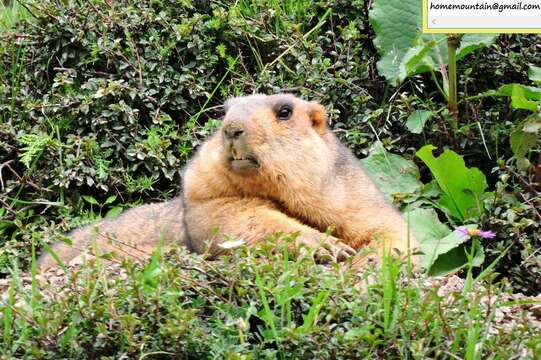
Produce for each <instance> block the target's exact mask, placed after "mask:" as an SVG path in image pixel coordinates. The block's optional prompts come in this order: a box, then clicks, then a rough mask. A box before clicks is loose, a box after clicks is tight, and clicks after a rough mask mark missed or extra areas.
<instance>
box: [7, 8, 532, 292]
mask: <svg viewBox="0 0 541 360" xmlns="http://www.w3.org/2000/svg"><path fill="white" fill-rule="evenodd" d="M369 3H370V2H368V1H366V2H365V1H362V0H357V1H340V0H319V1H312V0H301V1H285V2H274V1H249V0H239V1H235V2H232V1H212V0H208V1H205V0H203V1H189V0H184V1H166V0H163V1H160V0H154V1H138V2H135V3H132V2H128V1H88V2H87V1H81V2H56V1H43V2H41V3H39V4H36V3H30V4H29V5H27V8H26V10H25V11H27V18H28V19H27V20H21V21H19V22H17V23H16V24H15V25H13V27H11V28H7V29H4V30H3V31H2V32H1V33H0V37H1V38H0V159H1V161H0V180H1V182H0V187H1V192H0V204H1V206H2V207H1V209H0V272H7V266H8V265H10V264H11V263H12V262H13V261H14V260H17V261H18V262H19V263H20V264H22V265H23V266H27V264H28V262H29V259H30V256H29V254H30V249H31V246H30V244H31V243H32V241H38V240H39V238H41V237H48V236H51V235H52V234H54V233H56V232H62V231H66V230H68V229H70V228H73V227H75V226H79V225H81V224H83V223H87V222H89V221H92V220H94V219H96V218H98V217H100V216H106V214H114V213H118V212H119V211H120V209H121V208H123V207H128V206H134V205H136V204H140V203H142V202H147V201H154V200H157V199H164V198H168V197H171V196H174V195H175V194H176V193H177V192H178V191H179V190H180V189H179V169H180V168H181V167H182V165H183V164H184V163H185V162H186V160H187V159H188V158H189V156H190V155H191V154H192V153H193V151H194V149H195V148H196V147H197V145H198V144H200V142H201V141H203V140H204V139H205V138H206V136H208V134H209V133H211V131H212V130H213V129H215V128H216V126H217V125H218V124H219V118H220V116H221V115H222V111H221V104H222V102H223V101H224V99H226V98H228V97H230V96H236V95H242V94H250V93H256V92H261V93H276V92H280V91H290V92H295V93H297V94H300V95H302V96H303V97H305V98H307V99H316V100H319V101H321V102H322V103H323V104H325V105H326V106H327V109H328V111H329V115H330V116H329V122H330V125H331V126H332V128H333V129H334V130H335V131H336V133H337V134H338V135H339V136H340V137H341V138H342V139H343V140H344V141H345V142H346V143H347V144H348V146H349V147H350V148H351V149H353V150H354V152H355V153H356V154H357V155H358V156H359V157H360V158H362V157H364V156H366V154H367V153H368V149H369V147H370V146H371V144H373V143H374V141H376V140H377V139H379V140H381V142H382V143H383V144H384V146H385V148H386V149H387V150H388V151H391V152H393V153H397V154H400V155H402V156H404V157H407V158H410V159H414V161H416V162H417V163H418V164H419V165H420V166H421V170H422V172H421V173H422V177H423V179H427V180H428V178H429V173H428V171H427V170H426V168H425V167H423V166H422V163H421V162H420V161H419V159H416V158H415V157H414V154H415V150H418V149H419V148H421V147H422V146H423V145H425V144H434V145H436V146H437V147H438V148H440V149H443V148H451V149H453V150H454V151H455V152H457V153H459V154H461V155H463V156H464V158H465V160H466V162H467V164H468V165H469V166H476V167H478V168H480V169H481V170H482V171H483V172H484V174H485V175H486V177H487V179H488V182H489V186H490V188H491V190H494V191H495V194H497V196H495V197H494V203H493V206H492V207H491V209H490V212H489V213H488V214H487V216H486V217H484V218H482V219H481V225H483V227H485V228H489V229H492V230H494V231H496V232H497V238H496V239H494V240H491V241H490V242H488V243H486V244H485V247H486V253H487V255H488V256H487V258H486V264H489V263H490V262H491V261H492V260H493V259H494V258H495V257H497V256H498V255H499V254H500V253H501V251H503V249H505V248H506V247H508V246H510V250H509V251H508V253H507V254H506V256H505V257H504V258H503V259H502V260H501V261H500V262H499V264H498V267H497V270H498V272H499V273H501V274H503V275H505V276H507V277H509V278H510V279H512V284H513V286H514V287H515V290H517V291H523V292H528V293H537V292H539V290H540V289H541V281H540V279H541V254H540V253H539V248H541V235H540V225H539V224H540V222H541V215H540V213H539V212H540V210H539V209H540V207H541V206H540V204H541V200H540V199H541V198H540V192H541V188H540V185H539V183H540V179H539V176H540V175H539V173H537V176H538V177H537V178H536V172H535V170H536V168H535V166H536V165H539V162H540V160H539V154H540V152H541V149H540V143H539V139H537V143H536V145H535V146H534V147H533V149H532V150H530V151H529V153H528V154H527V156H528V158H529V160H530V162H531V163H532V166H531V167H530V168H528V169H523V168H519V167H517V166H516V162H515V161H514V159H512V152H511V148H510V145H509V136H510V134H511V132H512V131H513V130H514V129H515V127H516V124H517V123H518V122H519V121H522V120H523V119H524V118H525V116H526V112H522V111H516V110H513V109H512V108H511V106H510V103H509V100H508V99H507V98H494V97H477V96H476V95H479V94H481V93H483V92H485V91H488V90H492V89H497V88H499V87H500V86H501V85H503V84H506V83H511V82H516V83H522V84H530V80H529V78H528V68H529V67H530V66H531V65H535V66H541V57H539V51H540V47H541V45H540V43H541V42H540V37H539V36H538V35H501V36H499V37H498V38H497V40H496V41H495V43H494V44H493V45H491V46H489V47H487V48H484V49H482V50H479V51H477V52H474V53H471V54H469V55H467V56H466V58H464V59H462V60H461V61H460V62H459V67H458V73H459V80H460V82H459V91H460V92H461V96H460V99H462V101H461V103H460V114H461V115H460V122H459V127H458V129H457V130H456V131H453V130H452V129H451V126H450V115H449V113H448V112H447V111H442V110H441V108H442V107H445V99H444V98H443V97H442V95H441V93H440V92H439V91H438V89H437V88H436V86H435V84H434V82H433V81H431V79H430V75H429V74H423V75H415V76H411V77H409V78H408V79H406V80H405V81H404V82H403V83H402V84H401V85H400V86H398V87H395V86H392V85H389V83H388V82H386V81H385V79H384V78H383V77H381V76H380V74H379V73H378V69H377V67H376V62H377V61H378V59H379V57H380V55H378V52H377V51H376V47H375V45H374V32H373V28H372V27H371V25H370V20H369V16H368V12H369ZM415 110H431V111H434V112H435V113H437V116H435V117H434V118H432V119H431V120H430V121H429V122H428V123H427V125H426V126H425V127H424V129H423V131H422V133H420V134H413V133H411V132H409V131H408V130H407V129H406V127H405V122H406V120H407V118H408V116H409V115H410V114H411V113H412V112H413V111H415ZM440 215H441V218H442V220H444V216H443V214H440Z"/></svg>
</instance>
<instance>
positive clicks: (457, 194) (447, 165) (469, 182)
mask: <svg viewBox="0 0 541 360" xmlns="http://www.w3.org/2000/svg"><path fill="white" fill-rule="evenodd" d="M435 149H436V147H435V146H433V145H425V146H423V147H422V148H421V149H420V150H419V151H417V156H418V157H419V158H420V159H421V160H423V162H424V163H425V164H426V165H427V166H428V168H429V169H430V171H431V173H432V175H433V176H434V178H435V179H436V181H437V182H438V185H439V186H440V188H441V189H442V191H443V192H444V194H443V195H442V196H441V198H440V205H441V206H442V207H444V208H446V209H447V210H448V212H449V214H450V215H451V216H453V217H454V218H456V219H459V220H462V221H463V220H465V219H469V218H475V217H478V216H479V215H480V214H479V207H480V208H481V210H483V201H482V200H483V193H484V191H485V189H486V188H487V182H486V178H485V175H484V174H483V173H482V172H481V171H480V170H479V169H477V168H467V167H466V165H465V163H464V159H463V158H462V157H461V156H460V155H458V154H457V153H455V152H454V151H452V150H445V151H444V152H443V154H441V155H440V156H439V157H437V158H436V157H434V155H433V154H432V151H433V150H435Z"/></svg>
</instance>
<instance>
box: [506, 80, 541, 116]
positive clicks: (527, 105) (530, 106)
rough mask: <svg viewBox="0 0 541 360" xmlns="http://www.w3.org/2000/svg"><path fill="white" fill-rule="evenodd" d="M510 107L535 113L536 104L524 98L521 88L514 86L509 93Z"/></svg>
mask: <svg viewBox="0 0 541 360" xmlns="http://www.w3.org/2000/svg"><path fill="white" fill-rule="evenodd" d="M511 106H512V107H513V108H515V109H525V110H530V111H537V106H538V104H537V103H536V102H535V101H532V100H528V99H527V98H526V96H525V95H524V89H523V88H522V87H521V86H517V85H514V86H513V87H512V92H511Z"/></svg>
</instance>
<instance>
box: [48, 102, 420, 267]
mask: <svg viewBox="0 0 541 360" xmlns="http://www.w3.org/2000/svg"><path fill="white" fill-rule="evenodd" d="M284 106H285V107H288V108H291V109H292V114H291V116H290V117H288V118H285V119H280V118H279V115H278V114H279V112H280V110H281V109H283V108H284ZM329 227H331V228H333V229H334V230H333V232H332V236H327V235H325V231H326V230H327V228H329ZM93 228H97V230H98V231H97V232H96V231H95V230H93ZM277 232H286V233H288V232H298V233H299V236H298V238H297V240H296V241H297V244H301V243H302V244H304V245H306V246H308V247H310V248H314V249H316V253H317V255H318V256H320V258H322V259H324V258H329V257H336V258H338V259H343V258H345V257H348V256H350V255H352V254H353V253H354V251H353V250H352V248H353V249H359V248H361V247H365V246H367V245H369V244H375V245H376V247H377V249H379V250H378V252H380V253H381V252H382V251H383V249H385V250H386V251H388V250H389V249H398V250H399V251H401V252H403V253H406V252H407V251H408V246H409V248H414V247H415V245H416V244H415V241H414V239H413V237H410V236H409V234H408V227H407V224H406V222H405V221H404V220H403V219H402V218H401V216H400V215H399V213H398V212H397V211H396V210H395V209H394V208H393V207H392V206H391V205H389V204H387V203H386V202H385V201H384V199H383V197H382V195H381V194H380V192H379V191H378V190H377V189H376V187H375V185H374V184H373V183H372V181H371V180H370V179H369V177H368V176H367V174H366V173H365V172H364V171H363V169H362V168H361V167H360V165H359V161H358V160H357V159H356V158H355V157H354V156H353V155H352V153H351V152H350V151H349V150H348V149H347V148H346V147H344V146H343V145H342V144H341V143H340V142H339V140H338V139H337V138H336V137H335V136H334V134H333V133H332V132H331V131H330V130H328V129H327V126H326V118H325V111H324V109H323V107H322V106H321V105H320V104H318V103H315V102H307V101H303V100H300V99H298V98H296V97H294V96H292V95H272V96H265V95H252V96H247V97H241V98H235V99H232V100H230V101H228V102H227V103H226V116H225V119H224V122H223V124H222V127H221V128H220V130H219V131H218V132H217V133H216V134H215V135H214V136H212V137H211V138H210V139H209V140H208V141H207V142H205V143H204V144H203V145H202V146H201V148H200V149H199V150H198V151H197V153H196V155H195V156H194V158H193V159H192V160H191V161H190V162H189V164H188V165H187V166H186V168H185V170H184V173H183V194H182V196H181V197H180V198H177V199H174V200H172V201H170V202H166V203H163V204H155V205H146V206H143V207H140V208H136V209H133V210H130V211H128V212H127V213H125V214H124V215H122V216H121V217H120V218H118V219H116V220H108V221H104V222H101V223H99V224H98V225H96V226H89V227H86V228H83V229H80V230H76V231H74V232H72V233H71V234H69V236H70V237H71V238H72V239H73V241H74V243H75V244H77V245H79V246H78V247H79V248H81V247H84V246H88V244H90V243H91V242H92V239H93V238H96V243H97V244H98V245H99V247H100V248H105V249H106V250H110V249H115V248H116V249H117V250H119V251H118V252H119V253H121V254H122V253H126V254H127V255H129V256H136V257H146V255H145V254H147V253H149V252H150V251H151V250H152V249H153V247H154V246H155V243H156V241H157V239H158V238H159V237H160V236H161V235H163V236H164V238H165V240H166V241H168V242H170V241H179V242H181V243H183V244H185V245H186V246H187V247H188V248H189V249H191V250H193V251H196V252H198V253H203V252H208V253H210V254H212V255H217V254H219V253H221V252H222V251H223V249H222V248H221V247H220V246H219V244H220V243H221V242H223V239H224V238H225V237H226V236H231V237H233V238H235V239H242V240H244V241H245V242H246V243H248V244H250V243H255V242H260V241H264V240H265V238H266V237H267V236H269V235H272V234H275V233H277ZM105 234H108V235H105ZM111 238H114V239H116V240H118V241H114V242H113V243H112V244H111V240H110V239H111ZM374 239H379V240H378V243H376V242H374V241H373V240H374ZM125 244H131V245H130V246H129V247H127V246H126V245H125ZM135 248H137V250H135ZM54 250H55V251H56V252H57V253H59V255H60V257H61V258H62V259H64V260H69V259H70V258H72V257H73V256H74V255H76V254H77V253H79V252H80V250H71V249H70V248H69V247H68V246H67V245H57V246H55V247H54ZM139 250H143V252H140V251H139ZM53 262H54V260H52V259H51V257H50V256H49V255H44V256H43V257H42V258H41V260H40V267H41V268H46V267H48V266H50V265H52V263H53Z"/></svg>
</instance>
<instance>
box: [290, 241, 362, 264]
mask: <svg viewBox="0 0 541 360" xmlns="http://www.w3.org/2000/svg"><path fill="white" fill-rule="evenodd" d="M297 244H298V245H301V246H305V247H306V248H309V249H312V250H314V252H315V253H314V256H315V258H316V261H317V262H318V263H322V264H324V263H329V262H331V261H344V260H346V259H347V258H349V257H351V256H355V255H356V254H357V252H356V251H355V249H353V248H351V247H350V246H348V245H346V244H344V243H343V242H342V241H341V240H340V239H338V238H335V237H334V236H328V237H326V238H324V239H314V238H309V237H301V238H298V239H297ZM301 251H302V248H301Z"/></svg>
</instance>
